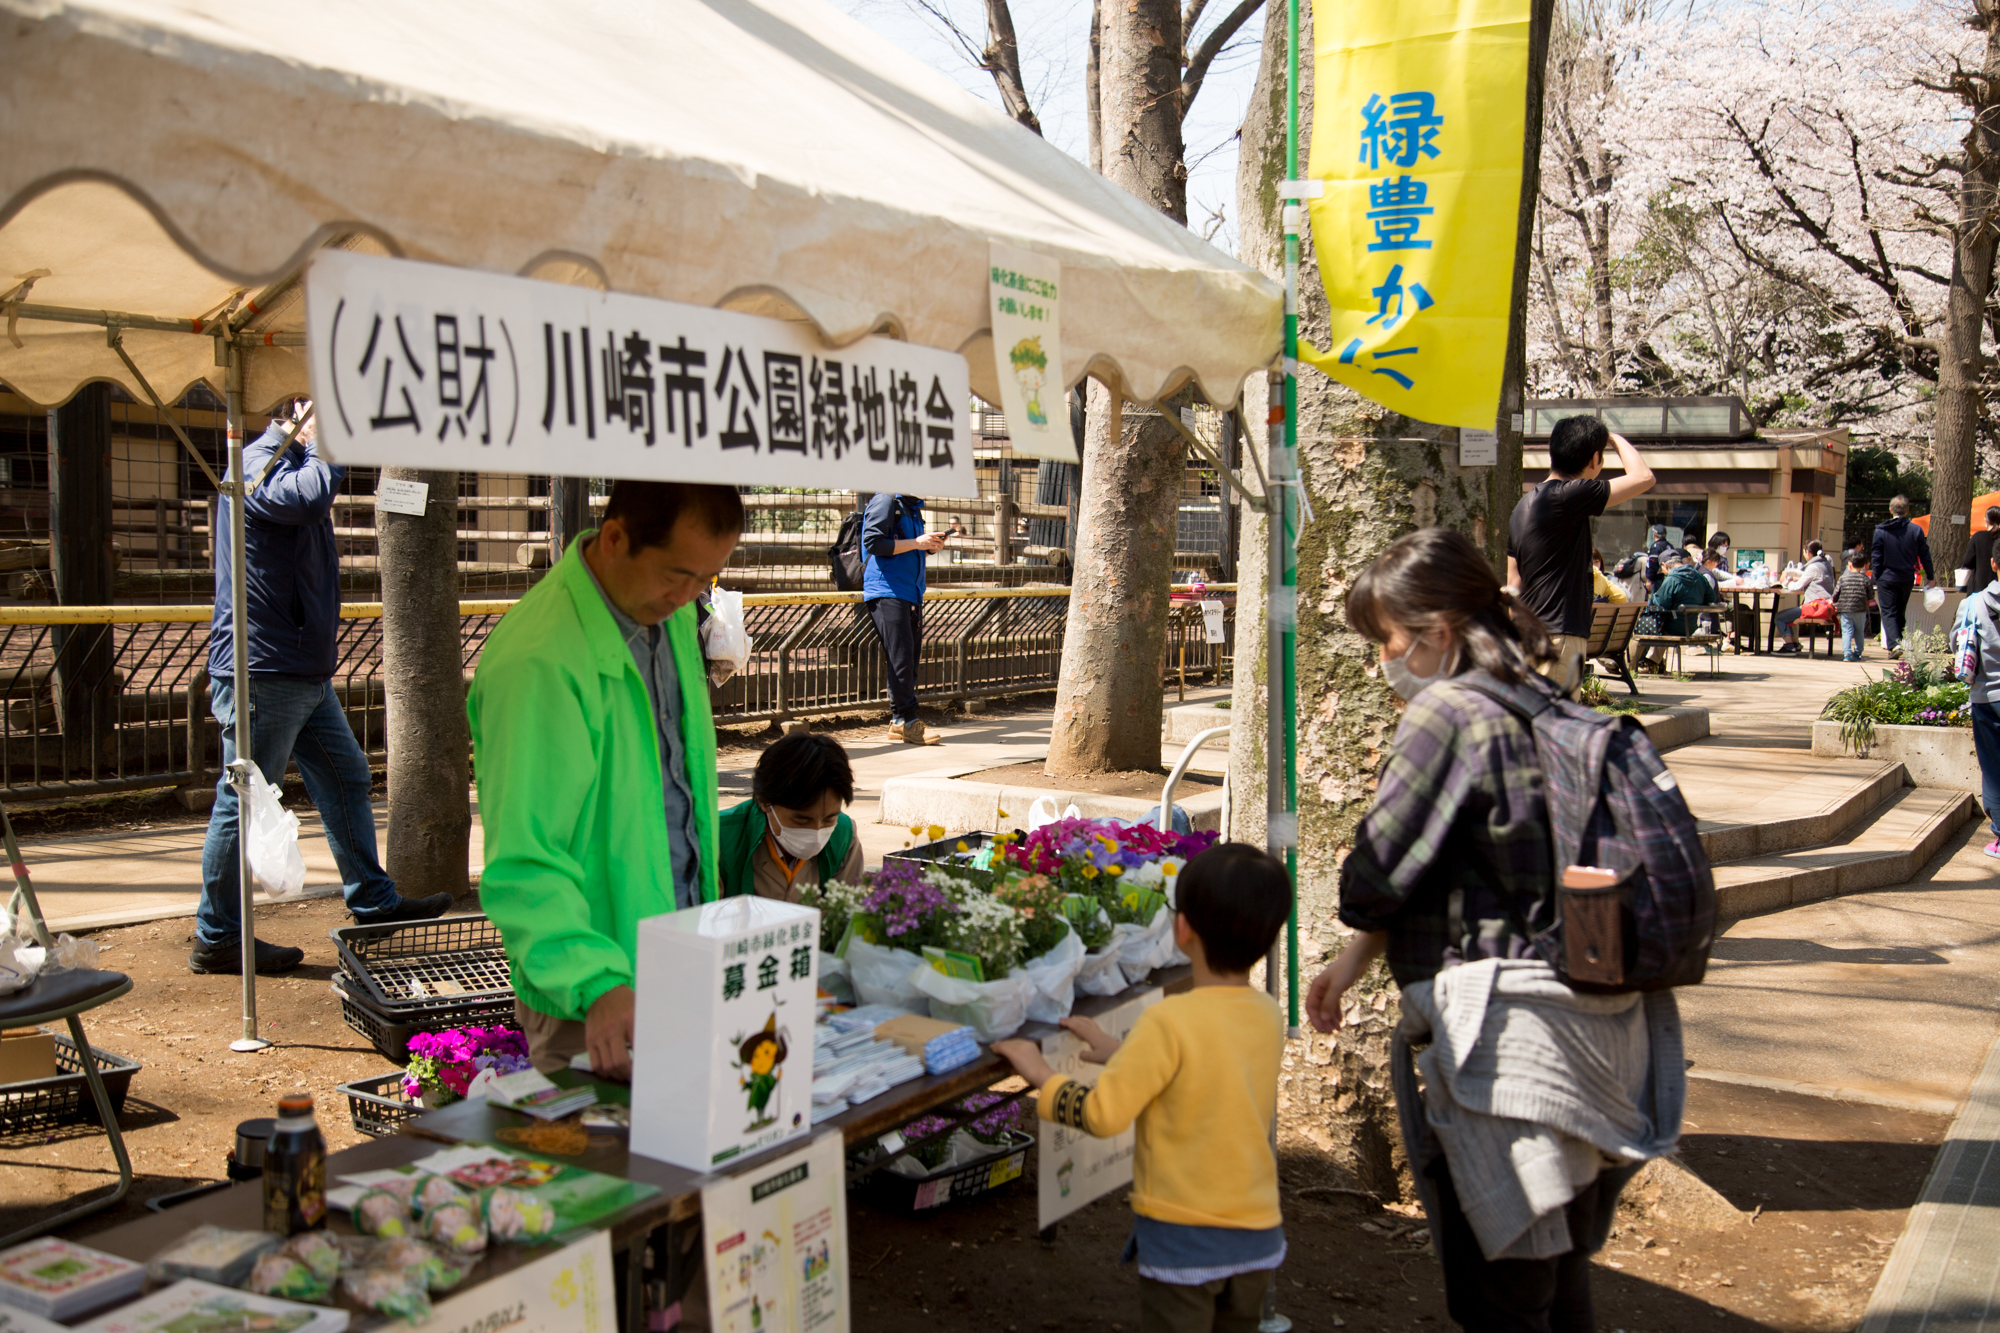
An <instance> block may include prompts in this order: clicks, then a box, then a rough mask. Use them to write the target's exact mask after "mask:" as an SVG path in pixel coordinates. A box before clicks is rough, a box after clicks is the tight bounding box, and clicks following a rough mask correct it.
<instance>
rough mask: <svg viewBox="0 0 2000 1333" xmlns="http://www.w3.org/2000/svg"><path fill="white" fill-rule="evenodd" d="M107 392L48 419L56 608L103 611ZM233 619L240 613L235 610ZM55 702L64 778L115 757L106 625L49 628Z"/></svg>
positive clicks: (109, 570)
mask: <svg viewBox="0 0 2000 1333" xmlns="http://www.w3.org/2000/svg"><path fill="white" fill-rule="evenodd" d="M113 564H114V558H113V552H112V546H111V390H110V386H109V385H105V384H87V385H85V386H84V387H83V388H81V389H79V390H77V392H76V396H75V397H74V398H71V399H70V400H69V401H68V402H67V403H64V404H63V405H62V406H61V407H58V408H57V409H55V411H53V412H51V413H49V579H50V582H51V583H52V584H53V585H54V587H55V600H56V605H57V606H109V605H110V604H111V593H112V578H113ZM239 614H240V608H239ZM50 645H51V647H53V648H54V649H55V668H56V670H55V695H56V707H57V712H58V715H59V716H60V717H61V719H62V723H61V725H62V738H63V745H62V751H63V762H64V764H65V765H66V766H67V769H68V773H69V776H71V777H74V778H82V777H86V776H94V775H96V774H97V772H98V771H99V768H100V766H115V764H116V762H117V755H118V691H119V681H118V676H117V673H116V671H115V669H114V667H113V657H114V650H113V646H112V638H111V626H109V625H74V626H63V625H58V626H56V627H55V628H54V629H53V630H52V631H51V633H50Z"/></svg>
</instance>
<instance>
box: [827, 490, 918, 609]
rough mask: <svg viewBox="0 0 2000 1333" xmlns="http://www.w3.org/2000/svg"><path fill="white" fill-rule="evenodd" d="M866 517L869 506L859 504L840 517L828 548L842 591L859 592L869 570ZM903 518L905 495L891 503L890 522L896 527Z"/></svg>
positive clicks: (835, 580) (835, 581)
mask: <svg viewBox="0 0 2000 1333" xmlns="http://www.w3.org/2000/svg"><path fill="white" fill-rule="evenodd" d="M866 518H867V511H866V507H865V506H862V505H856V506H855V507H854V512H852V513H850V514H849V515H847V517H845V518H843V519H841V520H840V531H839V532H838V533H837V534H835V536H834V539H833V543H832V544H831V545H830V546H828V547H827V548H826V561H827V568H828V570H829V571H830V572H831V573H832V575H833V586H834V587H835V588H837V589H838V590H839V591H841V592H859V591H860V590H861V580H862V578H863V576H864V575H866V574H867V572H868V553H867V552H866V551H864V550H862V549H861V525H862V523H863V521H864V520H865V519H866ZM902 521H903V497H902V496H900V495H899V496H897V497H896V498H895V500H893V501H892V502H891V503H890V505H889V525H890V527H891V528H892V529H893V528H894V527H895V525H897V524H899V523H901V522H902Z"/></svg>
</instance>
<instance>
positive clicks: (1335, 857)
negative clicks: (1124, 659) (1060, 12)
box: [1230, 0, 1547, 1197]
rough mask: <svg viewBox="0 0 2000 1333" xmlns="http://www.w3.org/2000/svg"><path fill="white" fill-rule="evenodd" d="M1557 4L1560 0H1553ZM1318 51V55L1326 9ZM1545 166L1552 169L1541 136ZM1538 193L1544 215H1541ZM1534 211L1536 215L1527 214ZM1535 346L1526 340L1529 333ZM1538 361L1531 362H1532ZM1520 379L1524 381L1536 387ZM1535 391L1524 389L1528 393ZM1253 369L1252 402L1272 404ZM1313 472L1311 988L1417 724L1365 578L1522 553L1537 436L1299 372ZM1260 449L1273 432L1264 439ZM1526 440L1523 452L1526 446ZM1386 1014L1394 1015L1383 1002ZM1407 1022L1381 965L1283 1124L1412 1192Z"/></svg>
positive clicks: (1267, 117)
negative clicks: (1392, 668) (1372, 397)
mask: <svg viewBox="0 0 2000 1333" xmlns="http://www.w3.org/2000/svg"><path fill="white" fill-rule="evenodd" d="M1540 7H1541V8H1542V9H1544V11H1545V10H1546V7H1547V6H1546V3H1545V0H1544V3H1543V4H1542V5H1541V6H1540ZM1300 43H1301V46H1302V49H1303V50H1304V51H1305V52H1307V53H1310V52H1311V51H1312V49H1313V48H1312V31H1311V16H1310V13H1308V14H1307V15H1305V16H1303V17H1302V22H1301V33H1300ZM1285 50H1286V34H1285V10H1284V7H1283V6H1281V5H1272V6H1270V7H1269V9H1268V10H1267V12H1266V21H1265V28H1264V43H1263V53H1262V57H1261V60H1260V64H1259V70H1258V78H1257V85H1256V89H1255V92H1254V93H1253V94H1252V96H1251V99H1250V108H1249V114H1248V116H1247V117H1246V119H1245V121H1244V126H1243V147H1242V152H1241V156H1240V158H1239V159H1238V168H1237V210H1238V216H1239V217H1240V218H1241V219H1242V224H1241V225H1242V233H1241V234H1242V257H1243V259H1244V261H1245V262H1246V263H1250V264H1254V265H1256V266H1257V267H1258V268H1260V269H1262V270H1263V271H1264V272H1266V273H1268V274H1270V275H1271V276H1273V277H1277V278H1281V277H1282V276H1283V271H1284V231H1283V227H1282V222H1281V208H1282V201H1281V200H1280V199H1279V198H1278V194H1277V187H1278V183H1279V182H1280V181H1281V180H1283V179H1284V177H1285V157H1284V148H1285V142H1284V141H1285V78H1284V70H1285ZM1299 73H1300V82H1301V85H1302V86H1301V89H1300V107H1299V124H1300V125H1301V126H1306V125H1312V124H1314V123H1315V122H1314V119H1313V109H1312V75H1313V70H1312V61H1311V60H1310V59H1303V60H1301V61H1300V69H1299ZM1530 149H1531V151H1530V153H1529V156H1528V158H1527V160H1528V161H1529V162H1531V163H1532V162H1533V161H1534V146H1533V145H1530ZM1532 201H1533V195H1532V194H1530V195H1529V203H1528V209H1529V210H1532V206H1533V203H1532ZM1524 216H1528V217H1532V211H1528V212H1526V213H1524ZM1522 289H1523V279H1522V275H1521V274H1520V272H1519V271H1518V270H1517V274H1516V282H1515V292H1516V304H1515V314H1514V321H1515V324H1516V325H1517V326H1518V325H1519V324H1520V323H1521V319H1522V303H1521V293H1522ZM1299 312H1300V313H1299V322H1300V337H1301V338H1304V339H1310V340H1311V341H1313V342H1314V343H1315V344H1317V345H1319V346H1322V347H1323V346H1326V345H1327V343H1328V341H1329V339H1330V337H1331V315H1330V311H1329V309H1328V306H1327V300H1326V292H1325V289H1324V288H1323V287H1322V285H1321V283H1320V277H1319V269H1318V263H1317V259H1316V257H1315V255H1314V252H1313V249H1312V247H1311V245H1310V243H1309V238H1308V240H1307V243H1305V244H1303V245H1302V253H1301V255H1300V264H1299ZM1511 341H1512V346H1513V347H1514V348H1515V349H1518V348H1519V346H1520V339H1519V335H1518V333H1517V334H1515V335H1514V336H1513V338H1512V340H1511ZM1519 356H1520V353H1519V352H1518V350H1515V352H1514V355H1513V358H1512V359H1514V360H1515V363H1516V364H1517V365H1518V363H1519ZM1518 383H1519V381H1518V379H1515V380H1514V385H1515V386H1518ZM1513 391H1514V392H1515V393H1516V394H1518V392H1519V390H1518V387H1515V388H1514V390H1513ZM1264 395H1265V390H1264V387H1263V386H1262V384H1260V383H1259V382H1258V381H1257V380H1255V379H1253V380H1252V383H1251V386H1250V387H1249V388H1248V389H1246V391H1245V398H1244V401H1245V403H1246V404H1247V405H1248V408H1249V409H1254V408H1256V407H1257V406H1258V405H1261V404H1262V403H1264V402H1265V401H1266V398H1265V396H1264ZM1298 403H1299V432H1298V433H1299V441H1298V442H1299V469H1300V474H1301V477H1302V478H1303V480H1304V483H1305V486H1306V489H1307V491H1308V493H1309V495H1310V497H1311V501H1312V508H1313V515H1314V516H1313V520H1312V521H1311V522H1308V523H1305V524H1304V527H1303V531H1302V532H1301V535H1300V539H1299V559H1298V569H1299V576H1298V581H1299V587H1298V649H1297V654H1298V713H1297V717H1298V723H1297V725H1298V764H1299V769H1298V789H1299V879H1298V895H1299V955H1300V960H1299V961H1300V973H1301V982H1302V984H1303V983H1304V982H1305V981H1308V980H1310V978H1311V976H1312V975H1313V972H1314V971H1315V970H1316V969H1317V968H1318V967H1319V966H1320V965H1321V963H1322V962H1324V960H1325V959H1326V958H1327V957H1328V956H1329V955H1330V954H1331V953H1333V952H1337V951H1338V950H1339V949H1340V947H1341V946H1342V944H1343V943H1344V942H1345V939H1346V937H1347V935H1348V933H1349V932H1348V931H1347V930H1346V929H1345V928H1344V927H1342V926H1341V925H1340V924H1339V923H1338V922H1337V921H1336V920H1335V915H1334V914H1335V910H1336V908H1337V906H1338V870H1339V865H1340V862H1341V860H1342V859H1343V858H1344V857H1345V855H1346V853H1347V851H1348V849H1349V848H1350V847H1351V846H1352V845H1353V839H1354V831H1355V827H1356V825H1358V824H1359V822H1360V820H1361V818H1362V816H1363V815H1364V814H1366V813H1367V810H1368V807H1369V805H1370V804H1371V803H1372V800H1373V796H1374V790H1375V783H1376V780H1377V778H1378V777H1379V775H1380V770H1381V766H1382V763H1383V761H1384V759H1385V757H1386V753H1387V751H1388V748H1389V741H1390V739H1391V738H1392V737H1393V736H1394V734H1395V731H1396V726H1397V724H1398V722H1399V721H1400V718H1401V710H1400V708H1399V706H1398V705H1397V702H1396V699H1395V696H1394V695H1393V694H1392V693H1391V691H1390V690H1389V688H1388V686H1387V685H1386V684H1385V683H1384V682H1383V680H1382V674H1381V668H1380V667H1379V665H1378V664H1377V654H1376V649H1375V647H1374V646H1373V645H1371V644H1369V643H1368V642H1367V641H1366V640H1364V639H1362V638H1361V636H1359V635H1358V634H1355V633H1354V632H1353V631H1352V630H1350V629H1349V628H1348V626H1347V623H1346V620H1345V618H1344V616H1343V614H1342V601H1343V599H1344V598H1345V596H1346V592H1347V589H1348V587H1349V586H1351V585H1352V583H1353V581H1354V579H1355V578H1356V576H1358V575H1359V574H1360V573H1361V571H1362V570H1364V569H1366V568H1367V567H1368V566H1369V564H1370V563H1372V562H1373V561H1374V559H1375V558H1376V556H1378V555H1380V554H1381V552H1382V551H1383V549H1384V548H1385V547H1387V546H1388V545H1389V543H1390V542H1392V541H1394V540H1395V539H1396V538H1398V537H1400V536H1402V535H1404V534H1405V533H1408V532H1411V531H1413V530H1415V529H1417V528H1420V527H1426V526H1430V525H1432V524H1444V525H1447V526H1450V527H1455V528H1459V529H1460V530H1462V531H1464V532H1466V533H1468V534H1470V535H1471V536H1472V537H1473V539H1474V540H1475V541H1476V542H1478V543H1479V544H1480V545H1481V546H1482V547H1485V548H1486V549H1487V550H1488V551H1489V552H1491V553H1493V554H1494V555H1495V556H1496V557H1498V556H1501V555H1503V554H1504V540H1505V539H1504V536H1503V535H1502V532H1503V529H1504V527H1505V523H1506V516H1507V514H1508V513H1510V512H1511V511H1512V507H1513V503H1514V502H1515V501H1516V500H1518V499H1519V496H1520V482H1519V477H1520V454H1519V448H1520V444H1519V441H1520V436H1519V434H1518V432H1514V431H1510V430H1508V429H1507V427H1509V426H1510V425H1511V421H1510V420H1508V419H1506V418H1505V417H1503V419H1502V420H1501V421H1500V423H1499V424H1500V426H1501V427H1502V437H1501V440H1502V445H1501V447H1502V457H1503V460H1506V461H1505V462H1503V465H1502V466H1501V467H1497V468H1461V467H1459V466H1458V449H1457V434H1456V432H1455V431H1453V430H1452V429H1450V428H1448V427H1438V426H1432V425H1427V424H1425V423H1422V422H1418V421H1413V420H1411V419H1409V418H1407V417H1403V416H1399V415H1397V414H1395V413H1392V412H1389V411H1387V410H1386V409H1384V408H1382V407H1380V406H1378V405H1377V404H1375V403H1373V402H1370V401H1368V400H1367V399H1364V398H1362V397H1361V396H1360V395H1358V394H1356V393H1354V392H1352V391H1351V390H1349V389H1347V388H1345V387H1343V386H1342V385H1339V384H1337V383H1335V382H1334V381H1332V380H1330V379H1327V378H1325V377H1323V376H1321V375H1318V374H1316V373H1313V372H1311V371H1307V372H1305V374H1304V375H1303V377H1302V378H1301V379H1300V380H1299V386H1298ZM1251 444H1252V447H1253V448H1258V449H1262V448H1263V447H1264V442H1263V440H1262V438H1261V437H1260V436H1259V435H1255V434H1253V436H1252V441H1251ZM1510 446H1511V455H1510V452H1509V450H1510ZM1243 519H1244V521H1243V532H1242V536H1241V539H1240V541H1241V544H1240V546H1239V548H1238V550H1239V555H1238V568H1237V586H1238V588H1239V589H1240V590H1241V591H1240V592H1239V595H1238V598H1237V606H1238V613H1237V642H1238V644H1239V647H1238V650H1237V654H1236V663H1237V666H1236V678H1235V685H1234V699H1233V701H1232V705H1231V709H1230V719H1231V732H1230V808H1231V812H1232V815H1231V828H1230V836H1231V837H1234V838H1240V839H1243V840H1245V841H1250V842H1256V843H1260V844H1261V843H1262V842H1263V840H1264V824H1265V818H1264V811H1265V796H1264V791H1265V782H1264V775H1265V755H1264V748H1265V747H1264V736H1265V724H1264V719H1265V716H1266V704H1267V701H1268V697H1269V696H1268V684H1267V681H1266V679H1265V668H1264V654H1263V652H1262V650H1261V645H1262V643H1263V641H1264V640H1263V635H1264V633H1265V625H1264V615H1263V608H1264V605H1265V601H1266V598H1265V594H1264V591H1263V585H1264V583H1265V581H1266V579H1267V576H1268V570H1267V567H1266V566H1267V562H1266V556H1265V550H1266V547H1265V543H1266V541H1267V537H1266V531H1267V529H1266V527H1265V522H1266V519H1265V516H1264V515H1262V514H1258V513H1255V512H1253V511H1250V510H1248V509H1246V510H1245V511H1244V515H1243ZM1378 1006H1379V1007H1378ZM1397 1016H1398V1008H1397V1005H1396V1002H1395V987H1394V984H1393V983H1392V982H1391V981H1390V979H1389V976H1388V972H1387V969H1386V968H1384V967H1381V966H1380V965H1378V966H1377V967H1376V968H1374V969H1373V970H1372V971H1371V972H1370V973H1369V975H1368V976H1367V977H1366V978H1365V979H1364V980H1363V981H1362V982H1361V983H1360V984H1359V985H1358V986H1357V987H1356V988H1355V989H1354V990H1353V991H1350V992H1349V996H1348V1001H1347V1016H1346V1026H1345V1027H1343V1028H1342V1030H1341V1031H1340V1032H1339V1033H1337V1034H1335V1035H1333V1036H1331V1037H1326V1036H1320V1035H1317V1034H1308V1037H1307V1039H1306V1040H1305V1041H1304V1042H1300V1043H1292V1044H1290V1045H1289V1046H1288V1047H1287V1051H1286V1057H1285V1059H1286V1063H1285V1071H1284V1075H1283V1078H1282V1082H1281V1090H1282V1092H1283V1094H1284V1103H1283V1119H1282V1132H1283V1134H1284V1136H1285V1137H1286V1139H1287V1140H1288V1141H1289V1142H1290V1143H1291V1144H1292V1145H1293V1146H1294V1147H1299V1148H1311V1149H1317V1150H1318V1151H1319V1153H1321V1154H1322V1155H1323V1156H1324V1157H1325V1159H1326V1160H1327V1161H1328V1162H1329V1164H1330V1166H1331V1167H1332V1168H1333V1170H1334V1173H1335V1174H1336V1175H1339V1176H1343V1177H1345V1178H1347V1179H1348V1180H1350V1181H1352V1182H1353V1183H1355V1184H1357V1185H1359V1186H1360V1187H1362V1188H1366V1189H1371V1190H1374V1191H1376V1192H1377V1193H1379V1194H1383V1195H1384V1196H1385V1197H1386V1196H1393V1195H1398V1194H1404V1195H1407V1194H1408V1184H1407V1170H1406V1166H1405V1162H1404V1155H1403V1148H1402V1140H1401V1136H1400V1133H1399V1131H1398V1129H1397V1126H1396V1116H1395V1107H1394V1102H1393V1098H1392V1096H1391V1094H1390V1091H1389V1076H1388V1049H1389V1036H1390V1033H1391V1032H1392V1031H1393V1029H1394V1027H1395V1024H1396V1020H1397Z"/></svg>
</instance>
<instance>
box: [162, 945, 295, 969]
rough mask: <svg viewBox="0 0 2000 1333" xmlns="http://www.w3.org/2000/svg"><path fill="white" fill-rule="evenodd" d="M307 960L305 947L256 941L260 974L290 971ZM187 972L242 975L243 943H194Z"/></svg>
mask: <svg viewBox="0 0 2000 1333" xmlns="http://www.w3.org/2000/svg"><path fill="white" fill-rule="evenodd" d="M305 960H306V951H305V950H304V949H294V948H292V947H291V946H290V945H285V944H266V943H264V941H262V940H258V941H257V975H258V976H260V977H270V976H276V975H277V974H279V973H280V972H289V971H291V970H292V969H293V968H295V967H297V966H298V965H299V964H300V963H303V962H304V961H305ZM188 971H190V972H192V973H194V974H195V975H196V976H198V977H202V976H217V977H223V976H227V977H240V976H242V975H243V942H242V941H241V940H231V941H229V942H228V943H227V944H203V943H201V942H200V941H199V940H197V941H196V942H195V946H194V949H193V950H192V951H191V952H190V953H189V954H188Z"/></svg>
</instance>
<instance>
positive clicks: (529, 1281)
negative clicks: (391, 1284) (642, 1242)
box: [418, 1231, 618, 1333]
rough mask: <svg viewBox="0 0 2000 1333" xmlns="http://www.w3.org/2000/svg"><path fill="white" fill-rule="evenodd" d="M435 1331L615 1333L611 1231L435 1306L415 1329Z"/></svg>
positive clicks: (615, 1289) (524, 1265) (440, 1332)
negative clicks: (486, 1329)
mask: <svg viewBox="0 0 2000 1333" xmlns="http://www.w3.org/2000/svg"><path fill="white" fill-rule="evenodd" d="M418 1327H420V1328H427V1329H433V1330H436V1333H464V1330H466V1329H475V1328H488V1329H502V1328H504V1329H506V1330H507V1331H508V1333H617V1328H618V1293H617V1288H616V1286H615V1285H614V1284H613V1282H612V1279H611V1233H610V1232H608V1231H597V1232H593V1233H591V1234H590V1235H588V1236H586V1237H584V1238H583V1239H582V1240H580V1241H577V1242H576V1243H575V1244H573V1245H565V1246H564V1247H563V1248H562V1249H560V1250H557V1251H555V1253H553V1254H550V1255H548V1256H547V1257H545V1258H541V1259H537V1260H535V1261H534V1262H533V1263H531V1264H523V1265H522V1266H521V1267H519V1268H516V1269H514V1270H512V1271H511V1272H508V1273H503V1274H502V1275H501V1276H499V1277H496V1278H494V1279H492V1280H491V1281H488V1282H482V1283H480V1284H479V1285H478V1286H476V1287H472V1288H470V1289H468V1290H466V1291H464V1292H462V1293H460V1294H458V1295H456V1296H451V1297H447V1298H446V1299H443V1300H440V1301H439V1302H438V1303H437V1306H436V1308H435V1309H434V1310H433V1311H432V1312H431V1317H430V1318H429V1319H427V1320H425V1321H424V1322H423V1323H422V1324H420V1325H418Z"/></svg>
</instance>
